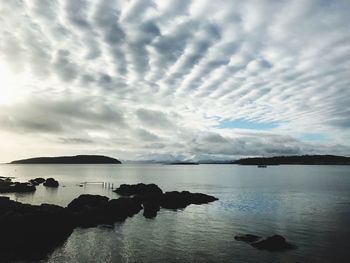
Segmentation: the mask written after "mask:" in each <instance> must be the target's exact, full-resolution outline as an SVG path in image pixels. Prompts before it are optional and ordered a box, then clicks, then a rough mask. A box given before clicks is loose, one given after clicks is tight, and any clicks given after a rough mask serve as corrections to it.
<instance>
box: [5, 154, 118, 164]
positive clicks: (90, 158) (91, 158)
mask: <svg viewBox="0 0 350 263" xmlns="http://www.w3.org/2000/svg"><path fill="white" fill-rule="evenodd" d="M10 164H121V161H119V160H117V159H115V158H112V157H108V156H103V155H76V156H59V157H37V158H30V159H23V160H16V161H13V162H11V163H10Z"/></svg>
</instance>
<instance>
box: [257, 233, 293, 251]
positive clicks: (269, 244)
mask: <svg viewBox="0 0 350 263" xmlns="http://www.w3.org/2000/svg"><path fill="white" fill-rule="evenodd" d="M251 245H252V246H253V247H256V248H258V249H264V250H270V251H282V250H288V249H295V248H296V247H295V246H294V245H292V244H289V243H288V242H287V241H286V239H285V238H284V237H283V236H280V235H273V236H271V237H268V238H266V239H264V240H261V241H258V242H254V243H252V244H251Z"/></svg>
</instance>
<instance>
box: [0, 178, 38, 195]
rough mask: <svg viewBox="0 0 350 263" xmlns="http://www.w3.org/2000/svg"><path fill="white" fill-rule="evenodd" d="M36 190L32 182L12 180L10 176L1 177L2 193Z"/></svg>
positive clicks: (0, 189) (0, 187)
mask: <svg viewBox="0 0 350 263" xmlns="http://www.w3.org/2000/svg"><path fill="white" fill-rule="evenodd" d="M35 190H36V188H35V186H34V185H33V184H31V183H19V182H12V180H11V179H10V178H3V179H2V178H0V193H29V192H34V191H35Z"/></svg>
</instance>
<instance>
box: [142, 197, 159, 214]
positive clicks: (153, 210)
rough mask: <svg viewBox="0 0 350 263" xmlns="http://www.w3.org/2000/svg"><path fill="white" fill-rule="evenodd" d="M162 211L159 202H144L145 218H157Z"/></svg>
mask: <svg viewBox="0 0 350 263" xmlns="http://www.w3.org/2000/svg"><path fill="white" fill-rule="evenodd" d="M159 210H160V205H159V204H158V203H157V202H149V201H147V202H144V203H143V216H144V217H146V218H154V217H156V216H157V213H158V211H159Z"/></svg>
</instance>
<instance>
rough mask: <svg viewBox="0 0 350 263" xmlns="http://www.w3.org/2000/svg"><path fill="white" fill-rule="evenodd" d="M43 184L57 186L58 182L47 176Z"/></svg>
mask: <svg viewBox="0 0 350 263" xmlns="http://www.w3.org/2000/svg"><path fill="white" fill-rule="evenodd" d="M43 185H44V186H46V187H58V186H59V183H58V181H56V180H55V179H54V178H47V179H46V180H45V182H44V183H43Z"/></svg>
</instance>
